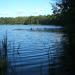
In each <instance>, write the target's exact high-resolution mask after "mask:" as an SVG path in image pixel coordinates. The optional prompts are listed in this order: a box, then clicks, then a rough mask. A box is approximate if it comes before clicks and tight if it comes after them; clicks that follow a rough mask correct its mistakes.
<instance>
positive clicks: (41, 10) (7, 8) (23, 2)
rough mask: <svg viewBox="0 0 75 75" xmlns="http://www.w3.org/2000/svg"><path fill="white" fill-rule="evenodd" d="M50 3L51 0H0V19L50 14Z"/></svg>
mask: <svg viewBox="0 0 75 75" xmlns="http://www.w3.org/2000/svg"><path fill="white" fill-rule="evenodd" d="M54 1H55V0H54ZM50 2H53V0H0V17H18V16H38V15H48V14H52V6H51V4H50Z"/></svg>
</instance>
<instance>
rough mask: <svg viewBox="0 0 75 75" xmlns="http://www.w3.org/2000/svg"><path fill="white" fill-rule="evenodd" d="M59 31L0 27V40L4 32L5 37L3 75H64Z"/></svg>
mask: <svg viewBox="0 0 75 75" xmlns="http://www.w3.org/2000/svg"><path fill="white" fill-rule="evenodd" d="M62 30H63V27H61V26H49V25H43V26H42V25H0V40H2V39H3V37H4V35H5V34H6V32H7V37H8V64H9V65H8V68H7V70H8V71H7V75H65V74H64V73H65V72H66V71H65V70H64V68H65V66H64V63H62V62H63V58H62V57H63V56H64V48H63V42H64V41H63V36H64V35H65V34H64V33H63V32H62ZM66 74H67V72H66Z"/></svg>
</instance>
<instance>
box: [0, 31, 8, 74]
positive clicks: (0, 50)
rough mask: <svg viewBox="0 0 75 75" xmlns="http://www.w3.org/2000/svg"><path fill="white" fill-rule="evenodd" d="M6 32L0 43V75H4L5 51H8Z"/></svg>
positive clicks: (5, 64)
mask: <svg viewBox="0 0 75 75" xmlns="http://www.w3.org/2000/svg"><path fill="white" fill-rule="evenodd" d="M7 44H8V43H7V32H6V35H5V36H4V38H3V40H2V41H1V46H0V75H4V72H5V69H6V68H7V62H8V60H7V51H8V49H7V48H8V45H7Z"/></svg>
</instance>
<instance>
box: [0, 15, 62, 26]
mask: <svg viewBox="0 0 75 75" xmlns="http://www.w3.org/2000/svg"><path fill="white" fill-rule="evenodd" d="M62 21H63V19H62V18H61V15H60V14H55V15H54V14H52V15H39V16H29V17H15V18H13V17H0V24H41V25H44V24H45V25H50V24H55V25H60V24H62Z"/></svg>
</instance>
